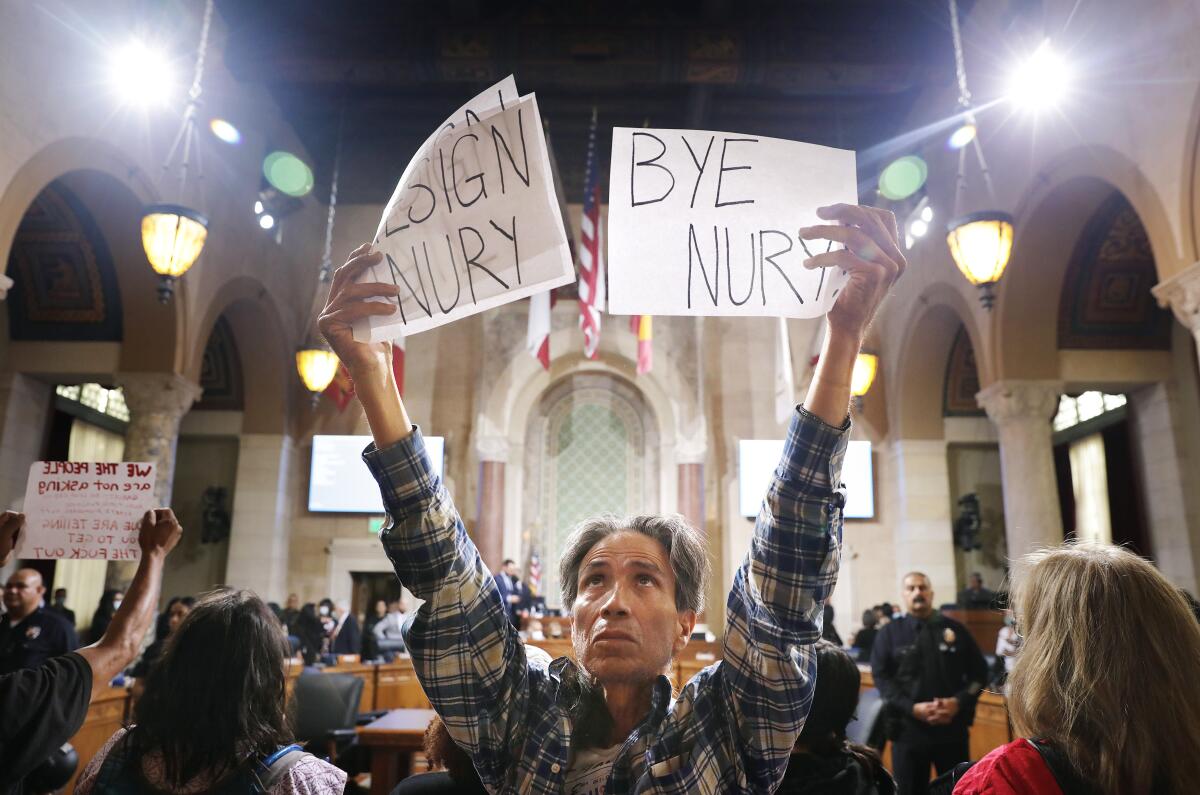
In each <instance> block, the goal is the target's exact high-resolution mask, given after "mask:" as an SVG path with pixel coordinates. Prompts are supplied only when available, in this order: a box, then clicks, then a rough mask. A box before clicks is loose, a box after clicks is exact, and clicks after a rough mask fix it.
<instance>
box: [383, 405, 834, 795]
mask: <svg viewBox="0 0 1200 795" xmlns="http://www.w3.org/2000/svg"><path fill="white" fill-rule="evenodd" d="M849 428H850V423H849V420H847V421H846V423H845V424H844V425H843V427H841V428H836V429H835V428H832V427H830V426H829V425H827V424H825V423H823V422H821V421H820V420H819V419H817V418H816V417H814V416H813V415H811V414H809V413H808V412H806V411H805V410H804V409H803V408H798V409H797V411H796V414H795V416H794V417H793V418H792V423H791V427H790V428H789V429H788V438H787V443H786V445H785V447H784V453H783V459H782V461H781V462H780V464H779V467H778V468H777V469H776V471H775V477H774V480H773V481H772V483H771V486H770V488H769V489H768V491H767V495H766V498H765V500H764V501H763V507H762V510H761V511H760V512H759V515H758V520H757V523H756V525H755V531H754V538H753V540H752V542H751V545H750V553H749V555H748V556H747V558H746V560H745V561H744V562H743V563H742V566H741V568H740V569H739V570H738V572H737V575H736V576H735V577H734V582H733V587H732V589H731V590H730V592H729V602H728V607H727V623H726V627H725V639H724V655H723V659H722V661H721V662H718V663H716V664H714V665H710V666H708V667H707V668H705V669H704V670H702V671H700V672H699V673H698V674H696V675H695V676H694V677H692V679H691V681H689V682H688V683H687V684H686V685H685V686H684V688H683V691H682V692H681V693H680V694H679V695H678V696H677V697H675V698H672V694H671V686H670V682H669V680H668V679H667V678H666V677H665V676H663V677H659V681H658V682H657V683H656V686H655V688H654V695H653V699H652V704H650V705H649V712H648V715H647V717H646V719H645V720H644V721H643V722H642V724H641V725H640V726H639V727H638V728H637V729H635V730H634V732H633V733H632V734H631V735H630V736H629V738H628V740H627V741H626V743H625V745H624V747H623V749H622V751H621V753H620V755H619V756H618V757H617V759H616V761H615V762H614V764H613V769H612V773H611V775H610V777H609V781H608V788H607V791H608V792H609V793H625V792H663V793H716V792H769V791H771V790H773V789H774V788H775V787H776V786H778V784H779V781H780V780H781V779H782V778H783V773H784V771H785V770H786V767H787V761H788V756H789V755H790V753H791V751H792V746H793V745H794V744H795V741H796V737H797V736H798V735H799V734H800V729H801V728H802V727H803V725H804V719H805V718H806V717H807V715H808V710H809V707H810V706H811V704H812V695H813V685H814V683H815V681H816V658H815V655H814V654H813V649H812V646H813V644H814V643H816V642H817V640H818V639H819V638H820V636H821V616H822V613H821V610H822V606H823V604H824V601H825V599H826V598H827V597H828V595H829V592H830V590H831V589H832V588H833V584H834V582H835V581H836V579H837V572H838V562H839V558H840V555H841V530H842V516H841V508H842V505H843V503H844V499H843V495H842V494H841V493H840V492H838V491H836V490H835V488H834V484H837V483H839V476H840V473H841V466H842V459H843V457H844V455H845V450H846V444H847V441H848V439H849V435H850V434H849ZM363 458H364V460H365V461H366V463H367V466H368V467H370V470H371V473H372V474H373V475H374V476H375V479H376V480H378V481H379V485H380V489H381V490H382V492H383V500H384V504H385V506H386V508H387V512H388V514H389V521H388V523H387V525H386V526H385V527H384V529H383V531H382V532H381V533H380V538H381V539H382V541H383V547H384V550H385V551H386V552H387V555H388V558H390V559H391V561H392V565H393V566H394V567H395V569H396V576H397V577H399V579H400V582H402V583H403V584H404V585H405V586H406V587H407V588H408V589H409V590H410V591H412V593H413V594H414V595H415V596H416V597H418V598H419V599H424V600H425V604H424V605H422V606H421V608H420V610H418V611H417V612H416V614H415V615H414V616H412V617H411V618H410V619H409V623H408V624H407V625H406V627H405V630H404V639H405V641H406V643H407V644H408V650H409V652H410V653H411V654H412V658H413V663H414V665H415V666H416V672H417V677H418V678H419V679H420V681H421V685H422V687H424V689H425V693H426V695H428V696H429V700H430V701H431V702H433V706H434V708H435V709H436V710H437V712H438V714H439V715H441V717H442V720H443V721H444V722H445V724H446V727H447V729H449V731H450V735H451V736H452V737H453V738H454V740H455V741H456V742H457V743H458V745H459V746H460V747H462V748H463V750H465V751H466V752H467V753H468V754H470V756H471V758H472V760H473V761H474V763H475V767H476V769H477V770H478V771H479V775H480V778H481V779H482V781H483V783H484V784H485V785H486V786H487V787H488V789H489V790H491V791H493V792H519V793H558V792H561V791H562V788H563V781H564V777H565V776H566V773H567V768H568V765H569V764H570V762H571V729H572V725H571V718H570V711H569V708H570V706H571V704H572V703H573V699H574V697H575V695H576V693H575V690H574V688H573V687H572V683H573V682H574V681H575V677H574V672H575V670H574V663H572V662H571V661H570V660H569V659H566V658H561V659H559V660H555V661H554V662H553V663H552V664H550V665H548V666H547V665H546V664H545V663H544V662H539V661H537V660H530V659H527V658H526V655H525V647H524V645H523V644H522V643H521V641H520V639H519V638H518V637H517V633H516V630H514V629H513V628H512V625H511V624H510V623H509V621H508V617H507V616H506V615H505V612H504V607H503V605H502V604H501V602H500V595H499V592H498V591H497V589H496V583H495V580H494V579H493V577H492V574H491V572H489V571H488V570H487V568H486V567H485V566H484V564H483V560H482V559H481V558H480V556H479V552H478V551H477V550H476V548H475V545H474V544H473V543H472V542H471V540H470V538H468V537H467V532H466V528H465V527H464V526H463V523H462V520H461V518H460V517H459V515H458V512H457V511H456V510H455V508H454V505H453V503H452V502H451V500H450V495H449V494H448V493H447V491H446V489H445V488H444V487H443V486H442V483H441V481H440V479H439V478H438V477H437V476H436V475H435V474H434V473H433V471H432V469H431V466H430V463H429V458H428V457H427V456H426V454H425V445H424V442H423V440H422V438H421V434H420V431H418V430H414V431H413V433H412V435H411V436H410V437H409V438H407V439H404V440H402V441H400V442H398V443H396V444H395V445H392V446H391V447H388V448H387V449H384V450H378V449H376V448H375V447H374V446H370V447H368V448H367V450H366V451H365V452H364V454H363Z"/></svg>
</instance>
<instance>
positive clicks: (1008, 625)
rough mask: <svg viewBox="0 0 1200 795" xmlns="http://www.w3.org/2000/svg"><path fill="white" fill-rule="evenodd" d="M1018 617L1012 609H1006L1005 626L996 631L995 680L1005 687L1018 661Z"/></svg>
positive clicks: (1019, 640) (1019, 643) (1019, 638)
mask: <svg viewBox="0 0 1200 795" xmlns="http://www.w3.org/2000/svg"><path fill="white" fill-rule="evenodd" d="M1016 623H1017V622H1016V619H1015V618H1013V611H1012V610H1011V609H1009V610H1005V611H1004V626H1002V627H1000V631H999V632H997V633H996V665H995V672H994V676H993V681H994V682H995V683H996V684H997V685H999V686H1001V687H1003V686H1004V683H1005V682H1006V681H1008V677H1009V675H1010V674H1011V673H1012V669H1013V665H1015V664H1016V662H1017V651H1018V650H1019V649H1020V648H1021V637H1020V636H1019V635H1018V634H1017V629H1016Z"/></svg>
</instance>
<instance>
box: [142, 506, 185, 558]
mask: <svg viewBox="0 0 1200 795" xmlns="http://www.w3.org/2000/svg"><path fill="white" fill-rule="evenodd" d="M182 536H183V527H182V526H180V524H179V520H178V519H176V518H175V512H174V511H172V510H171V509H170V508H155V509H154V510H152V511H146V514H145V515H144V516H143V517H142V523H141V526H140V527H139V528H138V546H139V547H141V549H142V554H143V555H147V556H148V555H163V556H166V554H167V553H168V552H170V551H171V550H172V549H174V548H175V545H176V544H178V543H179V539H180V537H182Z"/></svg>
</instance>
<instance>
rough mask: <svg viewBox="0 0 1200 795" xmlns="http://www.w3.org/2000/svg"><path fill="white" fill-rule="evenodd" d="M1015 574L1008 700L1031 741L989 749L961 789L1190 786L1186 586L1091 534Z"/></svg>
mask: <svg viewBox="0 0 1200 795" xmlns="http://www.w3.org/2000/svg"><path fill="white" fill-rule="evenodd" d="M1014 582H1015V588H1014V591H1013V595H1014V597H1015V598H1014V600H1013V605H1014V609H1015V614H1016V622H1017V623H1016V626H1017V629H1018V630H1019V631H1020V633H1021V648H1020V651H1019V652H1018V653H1017V659H1016V664H1015V665H1014V666H1013V670H1012V675H1011V676H1010V677H1009V679H1008V688H1009V690H1008V710H1009V716H1010V717H1011V719H1012V725H1013V729H1014V731H1015V732H1016V734H1018V735H1019V736H1021V737H1022V738H1029V739H1019V740H1015V741H1013V742H1011V743H1009V744H1007V745H1003V746H1001V747H1000V748H997V749H996V750H994V751H992V752H991V753H990V754H988V755H987V756H985V757H984V758H983V759H981V760H980V761H979V762H977V763H976V764H975V765H974V766H972V767H971V769H970V770H968V771H967V772H966V773H965V774H964V775H963V776H962V777H961V778H960V779H959V781H958V784H957V785H956V786H955V788H954V794H955V795H1026V794H1027V793H1037V795H1042V793H1048V794H1049V795H1058V793H1068V794H1069V793H1074V792H1086V793H1096V795H1124V793H1149V794H1152V795H1157V794H1158V793H1164V794H1165V795H1176V794H1182V793H1191V792H1195V791H1196V789H1197V782H1200V731H1197V728H1196V727H1198V726H1200V690H1197V688H1196V680H1197V678H1198V677H1200V625H1197V623H1196V620H1195V618H1194V617H1193V616H1192V613H1191V610H1190V608H1189V607H1188V604H1187V602H1186V600H1185V599H1184V598H1183V596H1182V595H1180V593H1179V591H1178V590H1177V589H1176V588H1175V587H1174V586H1173V585H1171V583H1169V582H1168V581H1167V579H1166V578H1165V577H1163V575H1162V574H1161V573H1160V572H1159V571H1158V569H1156V568H1155V567H1154V566H1153V565H1152V564H1151V563H1149V562H1147V561H1145V560H1143V559H1142V558H1139V557H1138V556H1137V555H1134V554H1133V553H1132V552H1130V551H1128V550H1127V549H1124V548H1122V547H1118V546H1111V545H1102V544H1088V543H1072V544H1065V545H1063V546H1060V547H1056V548H1053V549H1048V550H1042V551H1040V552H1035V553H1033V554H1030V555H1028V556H1026V557H1025V558H1024V559H1023V560H1022V565H1021V566H1019V567H1018V568H1017V571H1016V574H1015V577H1014ZM1081 595H1086V598H1081Z"/></svg>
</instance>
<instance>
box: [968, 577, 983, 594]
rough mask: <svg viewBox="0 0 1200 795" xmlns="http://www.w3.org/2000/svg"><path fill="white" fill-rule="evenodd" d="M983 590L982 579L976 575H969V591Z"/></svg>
mask: <svg viewBox="0 0 1200 795" xmlns="http://www.w3.org/2000/svg"><path fill="white" fill-rule="evenodd" d="M982 588H983V578H982V577H980V576H979V575H978V574H972V575H971V590H972V591H978V590H981V589H982Z"/></svg>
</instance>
